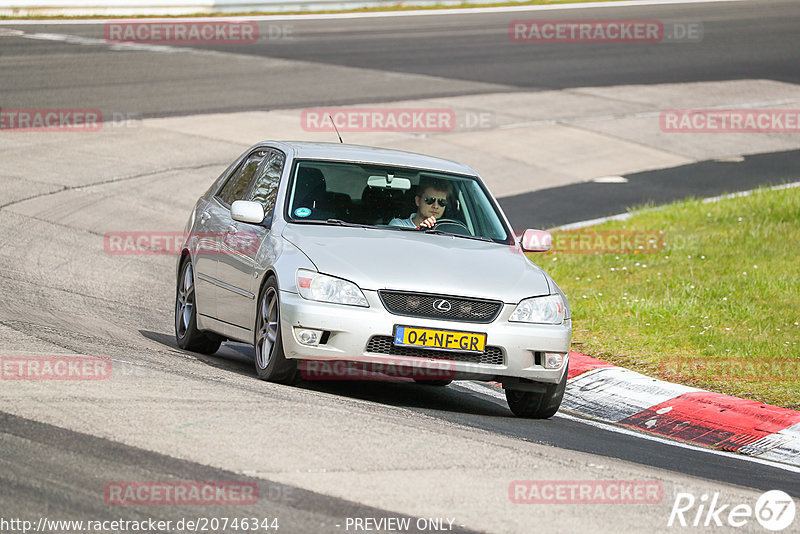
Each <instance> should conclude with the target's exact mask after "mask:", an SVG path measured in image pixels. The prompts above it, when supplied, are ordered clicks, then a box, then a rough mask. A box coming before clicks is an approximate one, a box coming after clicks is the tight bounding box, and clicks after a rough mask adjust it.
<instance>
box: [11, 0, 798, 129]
mask: <svg viewBox="0 0 800 534" xmlns="http://www.w3.org/2000/svg"><path fill="white" fill-rule="evenodd" d="M585 18H599V19H661V20H664V21H681V22H690V23H697V22H699V23H701V24H702V25H703V39H702V41H701V42H699V43H697V42H695V43H652V44H626V43H618V44H530V43H515V42H512V41H511V40H510V39H509V33H508V28H509V23H510V22H511V21H513V20H516V19H550V20H553V19H585ZM284 26H289V27H290V28H291V35H292V39H290V40H265V41H261V42H259V43H256V44H251V45H239V46H235V45H217V46H215V47H214V46H193V47H194V48H196V49H204V50H209V49H211V50H217V51H219V52H225V53H226V55H225V56H220V57H213V56H208V55H206V56H203V57H202V58H194V59H193V58H191V57H187V56H188V55H186V54H168V53H152V52H119V51H113V50H110V49H109V46H108V45H107V44H106V43H105V42H104V41H103V26H102V25H100V24H93V25H79V24H75V25H72V24H63V25H46V24H43V25H30V26H13V25H5V27H6V28H8V29H15V30H22V31H24V32H26V33H27V34H50V33H53V34H67V35H75V36H82V37H91V38H95V39H99V40H100V41H99V43H98V44H88V45H87V44H84V45H77V44H76V45H71V46H64V44H63V42H60V41H50V40H46V39H30V38H23V37H12V36H5V37H3V36H0V64H2V65H4V69H5V70H6V73H7V72H11V71H9V70H8V69H12V70H13V75H8V74H5V73H4V75H3V76H2V77H0V99H1V100H0V106H3V107H10V108H16V107H34V106H39V107H43V106H45V105H47V106H48V107H62V106H75V107H91V108H100V109H103V110H117V111H126V112H137V113H141V114H142V115H143V116H146V117H147V116H163V115H181V114H195V113H205V112H216V111H219V112H224V111H240V110H254V109H274V108H280V107H302V106H314V105H336V104H351V103H366V102H376V101H382V100H396V99H398V98H399V97H403V98H418V97H424V96H447V95H457V94H468V93H481V92H496V91H498V90H505V91H516V90H522V89H524V90H526V91H530V90H531V89H562V88H569V87H590V86H610V85H627V84H655V83H674V82H699V81H713V80H735V79H770V80H779V81H785V82H791V83H798V82H800V68H798V50H800V32H798V28H800V9H798V8H797V3H796V2H795V1H793V0H753V1H747V2H731V3H722V4H720V3H710V4H688V5H674V6H668V5H667V6H649V7H622V8H593V9H585V10H569V11H537V12H512V13H491V14H470V15H426V16H411V17H401V16H391V17H381V18H365V19H326V20H308V21H298V20H290V21H284V22H281V21H271V22H261V23H260V28H261V31H262V33H264V34H269V28H270V27H273V28H275V27H284ZM3 27H4V23H3V22H2V21H0V28H3ZM231 55H233V56H241V57H251V58H252V57H256V58H263V59H265V60H267V61H265V63H264V66H263V69H262V68H261V67H259V68H254V67H253V66H250V67H249V70H246V69H243V68H241V67H239V66H238V65H237V64H236V61H235V60H233V59H232V56H231ZM177 56H181V57H180V58H179V59H176V58H177ZM274 59H291V60H301V61H304V62H308V63H307V64H303V65H302V66H300V65H297V64H295V65H294V66H292V68H283V67H281V66H280V65H273V66H270V65H272V64H271V63H270V61H269V60H274ZM273 63H274V62H273ZM342 66H346V67H359V68H362V69H373V70H374V72H373V71H356V72H349V73H348V74H347V76H346V77H345V78H344V79H343V78H342V73H341V70H336V69H337V67H342ZM386 72H392V73H398V74H406V75H409V74H419V75H426V76H429V77H435V78H419V77H416V78H413V79H408V78H404V77H403V76H400V77H397V78H392V79H391V80H390V82H391V83H389V84H388V85H380V84H378V85H374V84H373V82H375V80H376V79H377V78H380V79H381V80H383V81H386V77H385V73H386ZM381 73H384V75H382V76H379V75H380V74H381ZM376 77H377V78H376ZM485 84H491V85H485Z"/></svg>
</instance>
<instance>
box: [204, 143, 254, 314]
mask: <svg viewBox="0 0 800 534" xmlns="http://www.w3.org/2000/svg"><path fill="white" fill-rule="evenodd" d="M266 153H267V151H266V150H265V149H263V148H261V149H257V150H254V151H253V152H251V153H250V154H248V155H247V157H245V158H244V159H243V160H242V162H241V164H239V166H238V167H237V168H236V170H234V171H233V172H232V173H231V174H230V176H229V177H228V179H227V180H226V181H225V182H224V183H223V184H222V186H221V187H220V188H219V190H218V191H217V192H216V194H215V195H214V196H213V197H212V198H211V199H210V200H209V202H208V204H207V205H206V207H205V211H204V213H203V217H204V218H205V219H206V222H205V224H204V226H203V233H202V236H201V238H202V239H203V240H204V241H205V245H204V247H203V248H204V249H205V250H206V251H207V252H206V255H207V259H206V260H205V261H206V262H207V263H212V266H211V268H210V269H209V268H206V269H205V270H204V274H203V275H201V276H202V277H203V278H207V279H208V280H207V281H208V282H210V284H209V285H210V286H211V287H210V290H211V291H212V295H213V301H214V306H213V308H212V309H213V313H214V317H215V318H216V319H221V318H222V317H221V313H220V302H221V301H224V300H225V299H228V298H229V296H228V294H229V293H231V292H232V291H235V289H234V288H233V287H232V286H230V284H228V283H227V282H226V281H225V277H224V275H223V274H222V273H221V271H220V268H219V259H220V257H221V256H222V255H224V254H225V247H226V245H225V241H226V239H228V237H229V232H230V230H231V226H232V222H233V221H232V220H231V212H230V205H231V204H232V203H233V201H234V200H243V199H244V198H245V197H246V196H247V194H248V191H249V190H250V185H251V184H252V181H253V178H254V177H255V174H256V170H257V169H258V166H259V164H260V163H261V160H262V159H263V158H264V155H266Z"/></svg>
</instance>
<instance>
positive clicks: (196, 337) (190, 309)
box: [175, 258, 222, 354]
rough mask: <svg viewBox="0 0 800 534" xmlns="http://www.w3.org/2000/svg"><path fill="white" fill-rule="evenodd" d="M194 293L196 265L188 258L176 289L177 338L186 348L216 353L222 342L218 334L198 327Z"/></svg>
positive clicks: (205, 352)
mask: <svg viewBox="0 0 800 534" xmlns="http://www.w3.org/2000/svg"><path fill="white" fill-rule="evenodd" d="M194 297H195V295H194V267H192V260H191V259H189V258H187V259H186V260H185V261H184V262H183V264H182V265H181V270H180V275H179V276H178V287H177V289H176V291H175V339H176V341H177V342H178V346H179V347H180V348H182V349H184V350H190V351H192V352H199V353H201V354H214V353H215V352H217V350H219V346H220V344H222V338H220V337H219V336H217V335H214V334H211V333H207V332H203V331H201V330H198V329H197V306H196V305H195V298H194Z"/></svg>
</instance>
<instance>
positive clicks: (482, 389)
mask: <svg viewBox="0 0 800 534" xmlns="http://www.w3.org/2000/svg"><path fill="white" fill-rule="evenodd" d="M454 385H456V386H459V387H463V388H464V389H468V390H470V391H473V392H475V393H478V394H481V395H487V396H489V397H494V398H496V399H502V400H504V401H505V400H506V396H505V395H503V394H502V393H500V392H499V391H495V390H494V389H492V388H488V387H486V386H484V385H483V384H481V383H479V382H467V381H458V382H456V383H454ZM555 418H556V419H566V420H568V421H575V422H577V423H583V424H585V425H589V426H593V427H595V428H599V429H601V430H607V431H609V432H615V433H617V434H624V435H626V436H633V437H636V438H641V439H646V440H649V441H656V442H658V443H663V444H664V445H671V446H673V447H680V448H682V449H690V450H693V451H699V452H705V453H707V454H714V455H716V456H724V457H726V458H731V459H734V460H741V461H743V462H754V463H757V464H761V465H766V466H768V467H774V468H776V469H782V470H784V471H789V472H791V473H800V466H794V465H789V464H782V463H777V462H771V461H769V460H763V459H761V458H755V457H753V456H743V455H741V454H736V453H732V452H726V451H718V450H715V449H708V448H705V447H699V446H697V445H691V444H689V443H683V442H682V441H674V440H670V439H666V438H662V437H659V436H654V435H652V434H646V433H644V432H637V431H635V430H631V429H628V428H625V427H622V426H617V425H612V424H608V423H602V422H600V421H595V420H593V419H584V418H583V417H577V416H574V415H568V414H565V413H563V412H558V413H557V414H556V415H555Z"/></svg>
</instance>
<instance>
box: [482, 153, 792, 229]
mask: <svg viewBox="0 0 800 534" xmlns="http://www.w3.org/2000/svg"><path fill="white" fill-rule="evenodd" d="M625 178H626V179H627V180H628V182H627V183H594V182H583V183H578V184H571V185H566V186H563V187H554V188H551V189H544V190H541V191H533V192H531V193H524V194H522V195H516V196H512V197H505V198H501V199H499V200H498V201H499V202H500V205H501V206H502V208H503V211H504V212H505V213H506V215H507V216H508V218H509V220H510V221H511V224H512V226H513V227H514V229H515V230H517V231H521V230H523V229H525V228H551V227H553V226H559V225H563V224H569V223H574V222H579V221H585V220H589V219H596V218H599V217H606V216H609V215H617V214H619V213H625V211H627V210H628V209H629V208H635V207H637V206H643V205H645V204H656V205H657V204H664V203H667V202H673V201H675V200H681V199H686V198H705V197H712V196H717V195H722V194H726V193H733V192H737V191H746V190H750V189H754V188H756V187H761V186H769V185H779V184H783V183H790V182H797V181H800V150H789V151H785V152H774V153H771V154H755V155H752V156H745V157H744V161H741V162H727V161H701V162H698V163H692V164H690V165H681V166H679V167H672V168H669V169H660V170H656V171H648V172H638V173H634V174H628V175H626V176H625Z"/></svg>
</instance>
